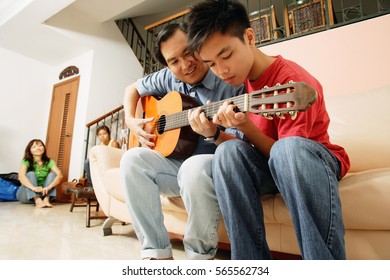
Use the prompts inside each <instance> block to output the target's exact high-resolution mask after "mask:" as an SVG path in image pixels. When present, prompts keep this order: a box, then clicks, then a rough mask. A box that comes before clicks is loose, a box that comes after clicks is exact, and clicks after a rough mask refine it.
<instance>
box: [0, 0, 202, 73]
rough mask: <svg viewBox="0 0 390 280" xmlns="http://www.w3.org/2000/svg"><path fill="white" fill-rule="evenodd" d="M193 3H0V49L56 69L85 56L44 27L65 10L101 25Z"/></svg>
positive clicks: (166, 0)
mask: <svg viewBox="0 0 390 280" xmlns="http://www.w3.org/2000/svg"><path fill="white" fill-rule="evenodd" d="M196 1H197V0H110V1H108V0H55V1H53V0H18V1H15V0H0V47H3V48H5V49H8V50H11V51H13V52H16V53H19V54H22V55H24V56H27V57H30V58H32V59H35V60H38V61H40V62H43V63H46V64H49V65H58V64H59V63H61V62H62V61H64V60H66V59H71V58H73V57H76V56H78V55H80V54H81V53H83V52H85V51H86V50H87V49H86V48H85V47H84V46H81V45H78V44H74V42H72V41H69V38H67V37H66V36H63V35H61V34H60V33H58V32H56V31H55V30H54V29H53V28H48V27H49V26H48V25H46V24H45V23H47V22H50V20H51V19H54V18H56V17H60V16H61V13H62V12H63V11H65V10H66V9H67V8H73V9H77V10H79V11H80V12H82V13H84V14H85V15H86V16H88V17H89V18H92V19H94V20H95V21H97V22H100V23H103V22H107V21H112V20H115V19H121V18H129V17H130V18H136V17H142V16H148V15H155V14H159V13H168V14H169V12H170V11H172V14H174V13H175V12H174V11H175V8H176V12H177V7H189V6H191V5H192V4H193V3H195V2H196Z"/></svg>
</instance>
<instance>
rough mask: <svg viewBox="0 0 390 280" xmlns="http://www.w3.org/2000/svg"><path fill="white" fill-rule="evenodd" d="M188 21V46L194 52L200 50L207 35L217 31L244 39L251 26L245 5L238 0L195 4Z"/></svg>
mask: <svg viewBox="0 0 390 280" xmlns="http://www.w3.org/2000/svg"><path fill="white" fill-rule="evenodd" d="M188 22H189V24H188V48H189V50H190V51H192V52H195V51H200V49H201V47H202V45H203V43H204V41H205V40H206V39H207V37H209V36H210V35H212V34H214V33H215V32H220V33H221V34H223V35H225V34H229V35H231V36H234V37H237V38H239V39H240V40H242V41H244V31H245V29H247V28H249V27H251V25H250V22H249V16H248V12H247V10H246V8H245V6H244V5H242V4H241V3H240V2H238V1H236V0H205V1H203V2H200V3H198V4H195V5H194V6H193V7H192V8H191V10H190V13H189V16H188Z"/></svg>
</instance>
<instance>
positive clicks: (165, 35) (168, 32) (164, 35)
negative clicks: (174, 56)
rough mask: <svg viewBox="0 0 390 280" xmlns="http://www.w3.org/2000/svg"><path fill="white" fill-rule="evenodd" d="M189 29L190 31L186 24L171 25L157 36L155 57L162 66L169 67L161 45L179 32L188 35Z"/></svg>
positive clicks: (165, 27)
mask: <svg viewBox="0 0 390 280" xmlns="http://www.w3.org/2000/svg"><path fill="white" fill-rule="evenodd" d="M187 29H188V25H187V23H185V22H180V23H171V24H168V25H166V26H164V28H163V29H161V30H160V32H159V33H158V34H157V39H156V45H155V48H154V49H155V52H154V55H155V57H156V59H157V60H158V61H159V62H160V63H161V64H163V65H165V66H167V65H168V64H167V62H166V60H165V58H164V56H163V55H162V53H161V43H163V42H165V41H167V40H168V39H169V38H171V37H172V36H173V35H174V34H175V33H176V31H177V30H181V31H183V32H184V33H187Z"/></svg>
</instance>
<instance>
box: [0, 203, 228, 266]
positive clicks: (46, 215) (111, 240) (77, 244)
mask: <svg viewBox="0 0 390 280" xmlns="http://www.w3.org/2000/svg"><path fill="white" fill-rule="evenodd" d="M69 209H70V204H55V205H54V208H44V209H36V208H35V207H34V206H33V205H26V204H20V203H19V202H0V260H42V259H52V260H139V258H140V257H139V251H140V245H139V242H138V240H137V238H136V236H135V234H134V231H133V230H132V226H131V225H121V223H119V222H118V223H115V224H114V226H113V235H110V236H103V231H102V229H101V225H102V223H103V221H104V220H92V221H91V227H90V228H87V227H86V226H85V213H86V209H85V208H83V207H82V208H81V207H80V208H74V210H73V212H69ZM172 245H173V248H174V250H173V251H174V252H173V254H174V258H175V259H178V260H184V259H186V257H185V254H184V250H183V245H182V242H181V241H174V242H173V244H172ZM229 258H230V254H229V252H227V251H223V250H219V252H218V255H217V257H216V259H229Z"/></svg>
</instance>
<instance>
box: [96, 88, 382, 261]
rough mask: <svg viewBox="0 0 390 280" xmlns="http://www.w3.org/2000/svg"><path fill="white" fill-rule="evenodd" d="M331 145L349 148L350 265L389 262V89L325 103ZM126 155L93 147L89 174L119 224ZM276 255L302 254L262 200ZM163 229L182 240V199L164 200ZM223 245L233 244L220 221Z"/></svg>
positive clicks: (277, 205) (274, 203) (274, 201)
mask: <svg viewBox="0 0 390 280" xmlns="http://www.w3.org/2000/svg"><path fill="white" fill-rule="evenodd" d="M326 104H327V109H328V111H329V115H330V117H331V124H330V127H329V133H330V136H331V141H332V142H334V143H337V144H339V145H342V146H343V147H345V148H346V150H347V152H348V154H349V156H350V160H351V170H350V172H349V173H348V174H347V176H346V177H345V178H344V179H343V180H342V181H341V182H340V196H341V201H342V207H343V208H342V209H343V216H344V223H345V229H346V232H345V242H346V250H347V258H348V259H390V110H389V108H388V105H389V104H390V85H389V86H387V87H384V88H380V89H375V90H371V91H369V92H363V93H356V94H351V95H341V96H336V97H331V98H326ZM122 153H123V151H121V150H118V149H111V148H108V147H104V146H95V147H93V148H92V149H91V151H90V162H91V174H92V180H93V182H94V188H95V192H96V196H97V198H98V200H99V203H100V205H101V208H102V209H103V211H104V212H105V214H106V215H107V216H108V217H109V218H108V219H107V220H106V221H105V223H104V224H103V230H104V234H105V235H107V234H111V226H112V223H113V222H114V221H115V220H120V221H124V222H131V220H130V217H129V214H128V210H127V207H126V205H125V202H124V200H123V195H122V191H121V187H120V182H119V162H120V158H121V156H122ZM261 199H262V201H263V205H264V214H265V222H266V231H267V240H268V243H269V246H270V248H271V250H272V251H276V252H283V253H289V254H298V255H299V254H300V252H299V248H298V245H297V241H296V238H295V234H294V229H293V226H292V222H291V219H290V215H289V213H288V210H287V208H286V206H285V204H284V202H283V199H282V198H281V196H280V195H275V196H264V197H261ZM162 203H163V209H164V215H165V224H166V227H167V229H168V231H169V232H170V233H172V234H173V235H178V236H182V235H183V233H184V229H185V227H186V218H187V214H186V211H185V209H184V207H183V203H182V201H181V199H180V198H174V199H168V198H166V197H162ZM219 238H220V244H221V245H226V244H228V243H229V239H228V237H227V234H226V231H225V229H224V226H223V222H222V221H221V225H220V227H219Z"/></svg>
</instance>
